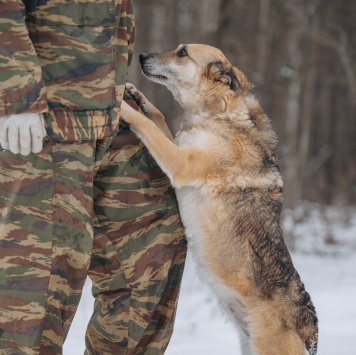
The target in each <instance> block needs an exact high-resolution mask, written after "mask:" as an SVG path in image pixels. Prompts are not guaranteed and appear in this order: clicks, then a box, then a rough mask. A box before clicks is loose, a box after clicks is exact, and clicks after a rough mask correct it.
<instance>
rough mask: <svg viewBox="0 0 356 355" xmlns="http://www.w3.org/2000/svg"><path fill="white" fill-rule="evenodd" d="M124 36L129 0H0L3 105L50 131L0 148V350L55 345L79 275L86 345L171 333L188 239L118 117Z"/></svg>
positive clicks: (135, 349) (136, 350) (134, 347)
mask: <svg viewBox="0 0 356 355" xmlns="http://www.w3.org/2000/svg"><path fill="white" fill-rule="evenodd" d="M133 37H134V18H133V12H132V3H131V1H130V0H76V1H67V0H31V1H25V0H24V1H20V0H0V117H3V116H6V115H12V114H19V113H25V112H38V113H43V115H44V118H45V124H46V130H47V134H48V139H46V141H45V142H44V148H43V150H42V152H41V153H39V154H30V155H29V156H27V157H24V156H21V155H14V154H12V153H10V152H8V151H4V150H2V151H0V354H11V355H17V354H26V355H33V354H41V355H47V354H61V353H62V344H63V341H64V339H65V337H66V335H67V332H68V330H69V327H70V324H71V321H72V319H73V317H74V314H75V311H76V308H77V305H78V303H79V299H80V296H81V291H82V287H83V285H84V282H85V279H86V277H87V275H89V276H90V278H91V279H92V281H93V295H94V297H95V306H94V313H93V316H92V318H91V320H90V323H89V325H88V328H87V332H86V339H85V341H86V354H100V355H101V354H103V355H104V354H118V355H120V354H148V355H149V354H163V353H164V351H165V349H166V347H167V345H168V342H169V339H170V336H171V333H172V328H173V322H174V316H175V309H176V303H177V298H178V293H179V287H180V281H181V277H182V272H183V265H184V259H185V252H186V242H185V239H184V236H183V229H182V226H181V223H180V219H179V215H178V208H177V202H176V199H175V196H174V192H173V190H172V188H171V187H170V184H169V181H168V179H167V178H166V177H165V176H164V175H163V173H162V172H161V170H160V169H159V167H158V166H157V164H156V163H155V161H154V160H153V159H152V157H151V156H150V155H149V153H148V151H147V150H146V148H145V147H144V146H143V144H142V142H140V141H139V140H138V139H137V138H136V137H135V136H134V135H133V134H132V133H131V132H130V130H129V129H128V127H127V126H126V125H125V124H124V123H122V122H120V104H121V101H122V99H123V95H124V85H125V81H126V75H127V68H128V63H129V62H130V60H131V59H130V58H131V55H132V49H133ZM131 104H132V105H135V103H134V102H132V101H131ZM88 311H89V310H88Z"/></svg>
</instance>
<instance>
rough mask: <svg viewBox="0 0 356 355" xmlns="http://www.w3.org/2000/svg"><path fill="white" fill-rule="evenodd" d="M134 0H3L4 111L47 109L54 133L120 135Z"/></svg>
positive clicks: (0, 91)
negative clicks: (119, 128)
mask: <svg viewBox="0 0 356 355" xmlns="http://www.w3.org/2000/svg"><path fill="white" fill-rule="evenodd" d="M133 38H134V17H133V10H132V0H76V1H68V0H22V1H21V0H0V117H3V116H7V115H11V114H18V113H25V112H42V113H44V117H45V121H46V127H47V133H48V135H49V136H50V138H53V139H70V140H76V139H98V138H104V137H108V136H110V135H113V134H115V131H116V130H117V128H118V125H119V119H120V104H121V101H122V98H123V93H124V86H125V81H126V76H127V70H128V65H129V63H130V61H131V56H132V51H133Z"/></svg>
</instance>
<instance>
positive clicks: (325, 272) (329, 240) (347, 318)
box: [64, 205, 356, 355]
mask: <svg viewBox="0 0 356 355" xmlns="http://www.w3.org/2000/svg"><path fill="white" fill-rule="evenodd" d="M306 210H307V211H308V212H306ZM283 228H284V232H285V234H286V235H288V234H289V233H291V232H293V233H294V234H295V240H296V243H295V245H294V247H293V250H294V251H293V252H292V258H293V262H294V264H295V267H296V268H297V270H298V272H299V273H300V275H301V277H302V280H303V282H304V284H305V286H306V289H307V290H308V292H309V293H310V294H311V297H312V300H313V302H314V305H315V307H316V310H317V312H318V317H319V351H318V355H355V354H356V211H355V210H354V209H337V208H330V209H328V210H326V211H325V210H324V209H323V211H322V210H321V208H320V206H318V205H309V206H308V208H307V209H305V208H302V207H301V208H299V209H296V210H294V211H286V212H285V216H284V223H283ZM92 307H93V298H92V296H91V292H90V281H88V282H87V283H86V285H85V289H84V291H83V297H82V300H81V303H80V306H79V309H78V311H77V314H76V316H75V319H74V322H73V325H72V327H71V329H70V332H69V335H68V338H67V341H66V343H65V345H64V355H79V354H83V353H84V333H85V329H86V325H87V323H88V321H89V318H90V316H91V312H92ZM220 354H224V355H240V354H241V352H240V351H239V346H238V338H237V335H236V332H235V330H234V328H233V326H232V325H231V324H230V323H228V322H226V321H225V319H224V316H223V314H222V313H221V312H220V309H219V306H218V305H217V303H216V301H215V299H214V296H213V295H212V294H211V293H210V291H209V289H207V288H206V287H205V286H204V285H203V284H202V283H201V282H200V280H199V278H198V277H197V276H196V273H195V268H194V263H193V261H192V260H191V257H190V256H189V255H188V259H187V263H186V268H185V273H184V277H183V284H182V290H181V296H180V300H179V305H178V311H177V317H176V323H175V330H174V334H173V337H172V340H171V342H170V345H169V346H168V349H167V351H166V355H220ZM103 355H105V354H103ZM241 355H242V354H241Z"/></svg>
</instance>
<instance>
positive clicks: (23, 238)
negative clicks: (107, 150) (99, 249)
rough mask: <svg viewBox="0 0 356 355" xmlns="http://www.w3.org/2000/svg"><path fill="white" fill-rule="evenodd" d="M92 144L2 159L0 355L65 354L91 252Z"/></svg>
mask: <svg viewBox="0 0 356 355" xmlns="http://www.w3.org/2000/svg"><path fill="white" fill-rule="evenodd" d="M93 145H94V142H83V143H69V142H68V143H65V142H54V141H49V142H46V144H45V147H44V150H43V151H42V152H41V153H40V154H31V155H30V156H28V157H23V156H21V155H13V154H11V153H9V152H7V151H6V152H5V151H2V152H0V191H1V193H0V353H1V354H11V355H14V354H16V355H20V354H24V355H34V354H36V355H37V354H41V355H47V354H62V344H63V339H64V338H65V336H66V333H67V331H68V328H69V324H70V322H71V320H72V318H73V316H74V313H75V310H76V307H77V304H78V302H79V299H80V294H81V290H82V287H83V284H84V281H85V278H86V275H87V269H88V266H89V260H90V254H91V250H92V240H93V222H92V208H93V189H92V186H93V158H94V149H93Z"/></svg>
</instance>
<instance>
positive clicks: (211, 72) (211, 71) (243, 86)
mask: <svg viewBox="0 0 356 355" xmlns="http://www.w3.org/2000/svg"><path fill="white" fill-rule="evenodd" d="M208 77H209V78H210V79H212V80H214V81H221V82H222V83H224V84H226V85H228V86H229V87H230V89H231V90H232V91H234V92H237V91H239V90H242V91H246V92H247V91H250V90H251V89H252V85H251V84H250V82H249V81H248V80H247V78H246V76H245V75H244V74H243V73H242V72H241V71H240V70H238V69H237V68H235V67H233V66H232V65H231V64H230V63H222V62H213V63H210V64H209V66H208Z"/></svg>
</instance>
